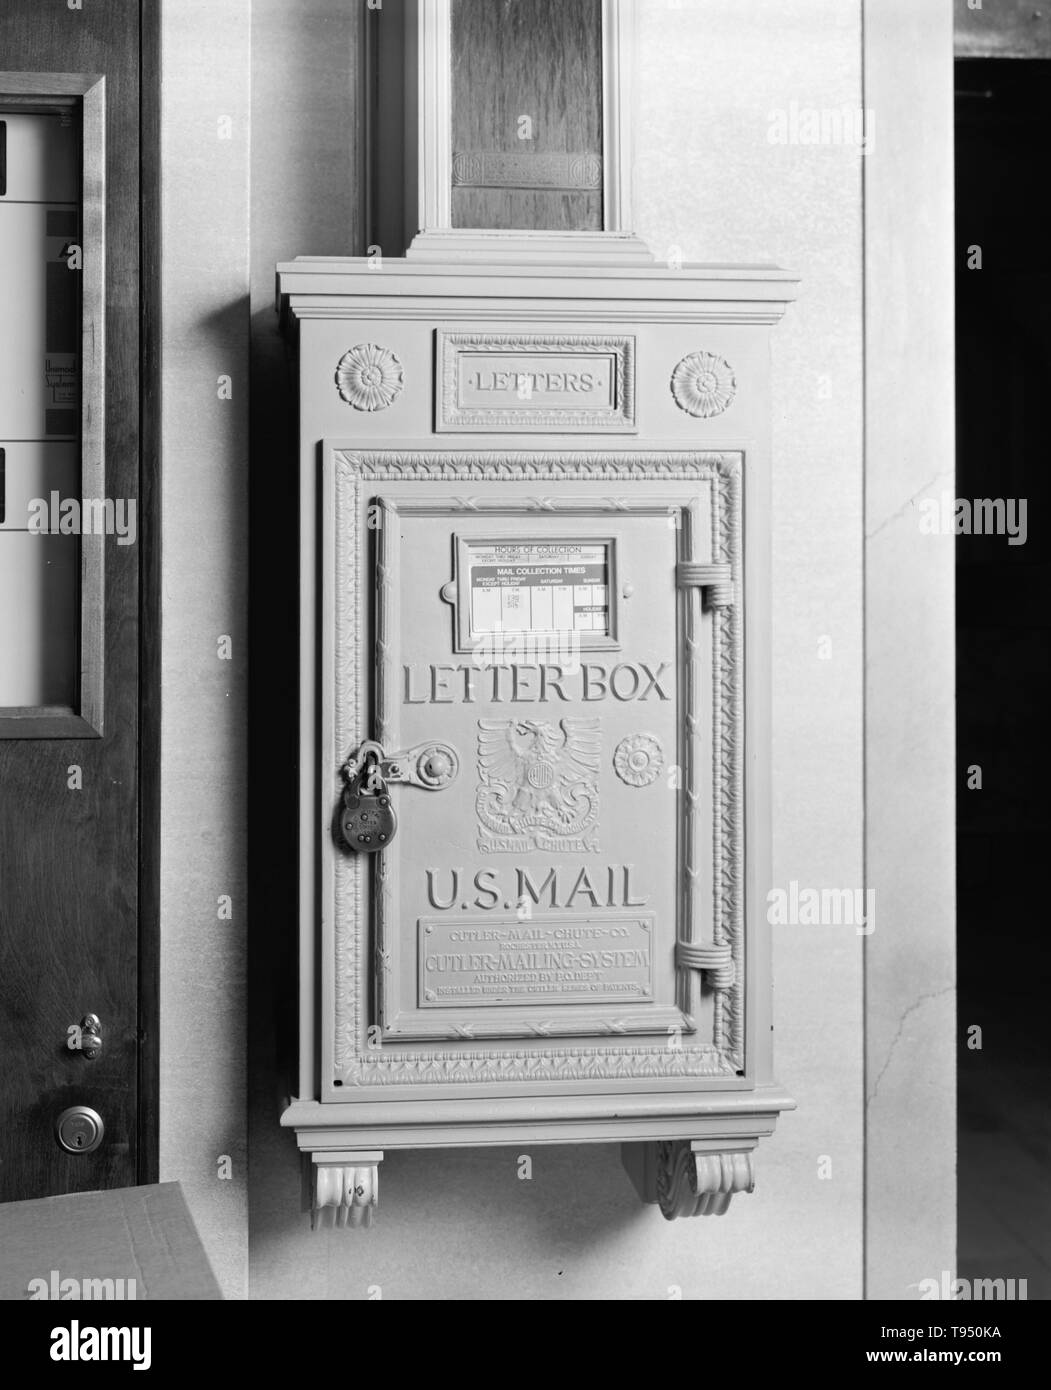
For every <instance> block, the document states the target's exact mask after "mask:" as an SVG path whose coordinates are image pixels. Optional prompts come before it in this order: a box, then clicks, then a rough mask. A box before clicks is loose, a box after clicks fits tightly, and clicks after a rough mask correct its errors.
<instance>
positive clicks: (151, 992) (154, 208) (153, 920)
mask: <svg viewBox="0 0 1051 1390" xmlns="http://www.w3.org/2000/svg"><path fill="white" fill-rule="evenodd" d="M160 11H161V7H160V5H159V4H157V3H156V0H139V284H140V306H139V310H140V311H139V334H140V337H139V370H140V378H139V380H140V395H139V428H140V436H139V437H140V441H141V452H140V455H139V499H140V500H139V508H140V514H141V518H142V525H141V527H140V531H139V537H140V547H141V548H140V552H139V884H138V890H139V893H138V900H139V944H138V961H139V1025H138V1028H139V1067H138V1102H137V1107H136V1108H137V1112H138V1180H139V1182H140V1183H155V1182H159V1181H160V985H161V974H160V955H161V901H160V898H161V524H160V523H161V507H160V503H161V477H160V440H161V366H160V343H161V318H160V314H161V173H160V162H161V161H160V154H161V120H160V117H161V45H160V33H161V13H160Z"/></svg>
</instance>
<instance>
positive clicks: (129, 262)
mask: <svg viewBox="0 0 1051 1390" xmlns="http://www.w3.org/2000/svg"><path fill="white" fill-rule="evenodd" d="M141 39H142V35H141V29H140V4H139V0H87V2H86V3H85V4H84V5H83V7H82V8H80V9H75V8H70V7H69V6H68V5H66V4H65V3H58V0H56V3H52V4H47V5H42V4H40V3H39V0H4V3H3V5H2V7H0V118H2V115H3V110H4V109H5V108H4V101H5V96H7V97H8V98H10V99H11V100H14V101H15V102H16V103H20V105H18V104H16V105H15V106H14V107H12V105H11V104H10V100H9V102H8V106H7V108H6V109H7V110H8V112H9V113H10V112H12V111H14V113H15V115H18V114H19V113H20V112H26V111H32V109H33V108H32V88H33V84H34V81H36V77H35V76H34V77H31V76H30V74H32V75H41V76H43V77H44V78H46V77H47V75H49V74H67V75H73V76H74V77H80V76H83V77H84V78H85V79H86V80H87V81H90V79H91V78H92V77H95V78H97V77H99V76H101V77H102V78H104V82H103V84H102V85H101V86H99V85H98V84H97V83H96V84H95V85H94V86H93V87H92V89H91V90H92V93H93V95H92V101H93V102H94V103H95V104H94V106H93V108H92V111H91V112H90V113H87V114H85V111H84V109H83V108H82V106H77V102H78V101H80V102H81V103H82V101H83V100H86V98H76V99H75V100H74V108H73V110H72V112H71V114H70V115H69V117H68V119H72V120H73V121H74V122H79V123H80V125H79V126H78V129H79V128H80V127H81V126H82V127H83V129H84V139H85V141H86V142H89V143H90V131H89V130H88V127H89V126H90V124H91V121H92V120H94V119H96V118H97V119H98V121H99V123H100V124H99V129H102V128H103V126H104V132H105V144H104V153H103V149H102V146H101V144H100V143H99V142H98V140H97V138H96V139H95V143H94V145H93V146H92V150H93V157H94V158H95V159H96V161H97V163H96V165H94V166H91V167H89V163H87V162H86V163H85V165H84V167H83V169H82V171H81V172H82V176H83V177H82V180H81V182H82V188H81V198H82V203H83V206H82V207H81V208H79V209H77V213H78V218H80V214H81V213H83V214H84V216H83V217H82V218H80V220H79V221H78V231H77V234H76V235H77V236H78V237H80V239H81V241H82V242H83V245H82V247H81V250H82V254H83V258H84V266H83V269H82V270H80V271H78V270H77V269H76V267H75V266H72V267H70V266H67V267H66V269H67V270H68V271H69V272H70V273H73V274H78V275H81V276H82V277H83V278H82V280H81V283H82V285H83V295H82V297H81V301H80V302H81V309H82V314H83V316H84V318H83V322H82V324H81V327H82V328H83V323H87V324H88V330H89V331H88V336H87V337H83V336H81V337H80V338H79V339H78V341H79V342H80V344H81V345H82V348H83V358H82V361H81V363H80V366H79V368H78V370H79V371H80V380H79V382H77V381H76V380H74V376H72V375H70V374H69V373H68V372H67V375H66V377H65V379H64V380H63V379H62V377H61V371H60V369H61V367H62V363H58V364H57V365H56V358H55V356H54V355H53V354H52V356H51V358H50V360H49V361H48V362H47V370H48V371H49V372H50V373H51V375H50V376H48V377H47V378H46V386H47V390H48V391H49V392H51V393H52V395H51V397H50V398H49V399H51V400H52V404H54V405H55V406H58V405H59V404H61V405H62V407H63V408H64V409H65V410H66V411H67V412H72V411H76V412H77V414H78V424H79V426H80V428H79V429H78V430H77V433H76V439H75V441H74V443H75V450H74V466H76V462H77V460H78V459H79V462H80V468H79V469H78V470H77V471H76V472H75V474H74V477H73V481H72V484H71V485H70V491H71V492H72V493H73V494H74V495H77V494H78V493H80V492H81V490H82V489H83V491H84V493H87V492H88V489H89V483H91V482H96V483H97V482H99V481H100V480H101V479H104V496H103V498H101V499H98V500H100V501H101V502H102V503H104V508H103V511H102V512H96V516H99V515H101V516H104V517H106V518H108V517H109V516H110V505H109V504H110V503H112V504H113V505H114V508H115V509H116V510H115V512H114V513H113V515H115V517H117V518H120V517H121V516H123V527H124V529H123V536H121V535H119V534H115V533H114V531H113V530H112V529H111V530H110V533H109V534H105V535H104V536H103V538H102V540H101V542H100V541H99V539H98V537H97V536H95V537H93V538H91V539H88V538H86V536H85V533H84V531H82V533H81V536H80V537H79V538H78V539H77V540H76V541H75V542H73V544H75V545H76V546H77V547H78V548H79V549H78V555H79V561H78V567H77V570H76V577H77V579H78V583H77V584H76V586H75V591H74V600H73V601H74V602H75V604H76V613H75V619H76V621H75V623H74V631H73V637H72V640H73V641H74V642H75V643H76V644H77V646H76V652H75V671H76V677H75V681H74V687H73V690H72V693H71V695H70V699H69V702H68V703H69V704H70V708H65V707H64V706H63V707H61V708H57V709H52V708H50V707H46V708H40V709H33V708H25V707H23V708H14V707H10V706H9V707H5V708H3V709H0V1200H5V1201H11V1200H17V1199H23V1198H30V1197H37V1196H44V1195H48V1194H52V1193H62V1192H74V1191H82V1190H87V1189H97V1188H105V1187H117V1186H125V1185H130V1184H134V1183H135V1182H136V1181H138V1180H140V1178H142V1177H143V1176H144V1175H145V1176H149V1175H148V1174H147V1173H146V1170H145V1169H144V1168H143V1166H142V1162H141V1160H142V1158H143V1152H142V1149H143V1146H142V1144H141V1142H140V1128H139V1125H140V1105H139V1096H140V1088H141V1087H142V1085H143V1081H144V1072H143V1066H142V1059H141V1055H140V1053H141V1046H140V1013H139V1006H140V1000H139V975H140V967H141V965H142V960H141V958H140V949H139V916H140V897H139V863H140V860H139V821H140V796H139V778H140V766H139V756H138V749H139V724H140V685H139V675H140V672H139V630H140V622H139V600H140V565H141V558H142V555H143V543H144V532H145V530H146V529H147V525H146V523H147V517H146V515H145V514H144V513H143V510H142V508H141V502H142V498H141V496H140V486H139V482H140V389H141V384H142V374H141V342H140V90H139V83H140V57H141V51H140V46H141ZM38 85H40V86H41V87H43V88H45V89H47V88H49V87H50V86H52V85H53V84H51V83H49V82H48V81H46V80H45V81H42V82H39V83H38ZM73 85H74V86H76V82H74V83H73ZM81 85H82V86H86V82H85V83H82V84H81ZM12 93H14V96H13V97H12ZM67 123H68V120H67ZM95 134H96V137H97V134H98V130H96V132H95ZM81 153H83V154H84V157H85V160H87V159H88V153H89V152H88V148H87V144H85V145H84V146H83V147H82V150H81ZM9 155H11V157H10V158H9V159H8V173H9V175H10V177H9V178H8V180H7V187H8V189H9V190H10V201H17V200H18V199H17V195H18V191H19V190H18V187H17V179H16V177H15V175H16V173H17V169H16V168H15V167H14V164H13V158H14V156H13V154H12V153H11V151H9ZM100 178H101V182H100ZM5 197H6V195H4V194H0V216H4V215H5V214H7V213H8V212H9V211H10V209H9V208H8V207H6V206H5ZM23 201H24V202H26V203H29V202H31V201H32V199H31V198H26V199H24V200H23ZM89 205H90V206H89ZM53 211H54V212H58V211H61V209H48V211H47V215H48V217H50V216H51V213H52V212H53ZM100 212H101V217H100V216H99V213H100ZM92 219H94V220H92ZM68 225H69V223H68V221H66V222H63V221H62V220H61V219H59V220H57V221H55V222H48V224H47V226H48V230H53V229H56V228H59V229H60V228H61V227H63V226H65V227H68ZM93 226H97V228H98V240H97V242H95V243H93V242H92V241H91V235H92V227H93ZM69 240H72V238H70V239H69ZM102 247H104V270H103V263H102V262H101V261H100V259H99V253H100V251H101V249H102ZM49 254H53V255H55V256H61V255H65V256H66V258H67V260H68V257H69V246H68V245H63V246H61V247H60V248H59V250H58V252H57V253H55V252H49ZM48 272H49V275H53V278H55V279H56V280H58V279H59V278H60V276H61V274H62V272H61V271H59V272H53V270H52V267H51V266H49V267H48ZM103 274H104V279H103V280H102V282H101V288H100V287H99V276H100V275H103ZM89 287H90V288H89ZM92 294H95V295H97V302H96V307H95V309H94V310H92V308H91V305H90V303H89V300H90V298H91V295H92ZM92 312H94V313H95V315H96V320H95V321H96V322H98V323H101V324H104V329H105V333H104V349H103V352H102V354H101V355H99V356H98V360H96V361H95V362H94V363H92V362H91V356H92V353H93V352H97V348H98V344H99V335H95V337H94V339H92V335H91V320H90V317H89V316H90V314H91V313H92ZM48 313H49V314H51V301H50V300H49V304H48ZM47 331H48V335H49V337H48V348H49V349H50V347H51V345H52V342H53V339H52V337H51V334H52V325H51V324H50V321H49V325H48V329H47ZM4 332H5V334H17V333H18V332H19V325H18V323H9V324H8V325H7V326H5V329H4ZM40 365H41V367H42V368H43V367H44V365H45V364H44V363H43V362H41V364H40ZM89 369H90V371H91V372H92V373H93V376H92V378H91V382H90V385H89ZM100 387H101V394H100ZM63 388H64V393H63ZM56 392H57V393H58V394H55V393H56ZM9 398H10V397H9ZM78 404H79V410H78ZM15 413H16V412H13V411H9V412H8V417H9V418H7V419H3V418H0V448H2V447H4V446H5V444H6V445H7V450H6V463H5V474H6V488H7V497H8V503H9V505H8V507H7V509H6V516H7V522H8V524H9V525H10V524H11V523H12V506H15V507H16V508H17V507H18V506H21V507H22V508H23V510H24V509H25V506H26V496H25V494H26V492H27V490H28V491H30V492H31V491H32V480H29V481H27V480H26V479H22V480H20V479H19V477H18V476H17V471H18V466H19V459H20V458H23V457H26V455H25V453H24V449H23V452H22V453H20V447H21V446H24V444H25V441H24V439H21V438H14V439H9V435H11V434H17V432H18V429H20V428H21V429H24V428H25V427H24V425H22V426H20V425H19V424H18V422H17V421H14V418H13V417H14V414H15ZM56 418H57V417H56ZM69 418H70V416H69V414H68V413H67V416H66V421H65V424H66V426H67V427H68V421H69ZM100 418H101V419H103V420H104V428H103V429H102V430H101V431H99V430H98V425H99V421H100ZM54 423H55V420H54V419H49V420H48V423H47V425H46V426H45V428H44V429H43V430H42V431H41V433H42V434H43V435H45V436H46V435H48V434H49V433H50V429H51V425H52V424H54ZM62 423H63V422H62V421H59V422H58V424H60V425H61V424H62ZM29 442H30V443H32V442H33V441H32V440H30V441H29ZM40 442H42V443H46V442H47V440H46V439H45V440H43V441H40ZM91 450H93V451H94V452H93V453H92V459H93V462H92V470H94V471H91V472H90V476H89V470H88V465H87V460H88V453H89V452H90V451H91ZM27 466H28V465H27ZM45 471H46V470H45ZM12 499H13V500H12ZM122 507H123V512H122V511H121V508H122ZM87 516H88V508H87V506H85V507H84V509H83V512H82V514H81V517H80V524H81V527H82V528H85V527H86V526H87V522H86V520H85V518H86V517H87ZM132 517H134V524H133V525H132V526H129V525H128V523H129V519H130V518H132ZM38 520H39V518H38ZM15 523H16V524H18V514H17V513H16V514H15ZM50 524H54V519H53V518H51V521H50ZM25 534H26V535H29V536H30V540H29V541H25V540H24V539H20V538H19V537H17V536H15V535H13V533H12V531H11V530H10V529H8V530H2V529H0V548H2V547H5V546H6V547H7V548H8V559H9V560H10V561H11V562H12V563H11V564H10V565H9V566H8V572H9V573H14V574H15V576H16V580H15V581H14V582H17V566H15V565H14V560H15V558H16V556H15V551H16V548H17V545H18V544H19V543H21V544H23V545H30V546H32V545H35V541H34V540H33V539H32V533H31V531H26V533H25ZM36 539H37V540H39V541H40V542H41V544H48V543H51V540H50V537H40V536H38V537H37V538H36ZM55 544H58V542H55ZM93 564H94V565H95V568H94V569H93V568H92V565H93ZM37 617H38V618H39V619H40V621H42V622H43V624H44V626H43V629H42V632H41V635H40V641H41V643H43V645H44V647H45V648H46V649H47V650H51V649H55V648H57V646H58V644H60V643H61V642H68V641H69V640H70V633H69V631H68V630H67V627H66V626H63V625H61V624H59V626H58V627H55V625H54V624H52V625H51V626H49V625H48V618H49V611H48V610H47V609H46V607H45V608H44V609H43V610H42V611H41V613H40V614H38V615H37ZM5 659H8V660H10V661H11V662H12V663H14V661H16V660H18V659H20V654H19V653H18V652H13V653H12V652H9V653H8V654H7V657H6V658H5V654H4V653H3V652H0V663H3V662H4V661H5ZM8 674H9V675H10V674H11V672H10V670H9V672H8ZM10 688H17V682H15V686H14V687H12V686H11V684H10V682H9V689H10ZM86 1014H95V1015H97V1016H98V1018H99V1020H100V1023H101V1035H102V1049H101V1052H100V1053H99V1055H98V1056H97V1057H96V1058H94V1059H89V1057H88V1056H87V1055H86V1053H85V1051H84V1050H82V1049H81V1050H77V1049H75V1048H71V1047H70V1046H69V1043H70V1040H71V1039H70V1033H69V1029H70V1028H71V1026H73V1025H78V1024H79V1023H80V1021H81V1019H82V1018H83V1017H84V1015H86ZM75 1040H76V1039H75V1035H74V1038H73V1041H75ZM81 1104H82V1105H86V1106H89V1107H91V1108H93V1109H94V1110H95V1111H97V1112H98V1114H99V1115H100V1116H101V1117H102V1119H103V1122H104V1125H105V1134H104V1138H103V1140H102V1143H101V1144H100V1145H99V1147H98V1148H97V1149H95V1150H94V1152H91V1153H68V1152H66V1151H65V1150H64V1149H63V1148H62V1147H61V1146H60V1144H59V1142H58V1140H57V1137H56V1132H55V1124H56V1120H57V1118H58V1116H59V1115H60V1113H61V1112H62V1111H64V1110H65V1109H66V1108H67V1107H70V1106H74V1105H81Z"/></svg>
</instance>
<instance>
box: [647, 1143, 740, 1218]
mask: <svg viewBox="0 0 1051 1390" xmlns="http://www.w3.org/2000/svg"><path fill="white" fill-rule="evenodd" d="M754 1191H755V1162H754V1159H753V1157H752V1154H751V1153H750V1152H744V1153H698V1152H697V1151H696V1150H695V1149H694V1147H693V1144H692V1143H691V1142H690V1140H688V1139H676V1140H672V1141H662V1142H660V1143H659V1144H658V1145H657V1201H658V1202H659V1203H660V1209H661V1213H662V1215H664V1216H665V1217H666V1218H667V1220H669V1221H674V1220H675V1218H676V1217H678V1216H723V1215H725V1213H726V1212H727V1211H728V1210H729V1207H730V1198H731V1197H732V1196H733V1195H734V1193H735V1192H754Z"/></svg>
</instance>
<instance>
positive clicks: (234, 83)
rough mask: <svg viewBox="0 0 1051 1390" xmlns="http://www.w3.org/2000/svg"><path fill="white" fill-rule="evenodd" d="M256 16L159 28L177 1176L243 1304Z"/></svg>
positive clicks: (166, 755) (168, 1160) (188, 20)
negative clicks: (227, 395)
mask: <svg viewBox="0 0 1051 1390" xmlns="http://www.w3.org/2000/svg"><path fill="white" fill-rule="evenodd" d="M250 7H251V0H222V3H221V4H215V3H214V0H164V4H163V8H162V18H161V25H162V31H161V62H162V74H163V82H162V98H161V142H162V151H161V159H162V163H161V221H162V226H161V240H162V280H161V301H162V303H161V316H162V328H161V332H162V341H161V367H162V373H163V380H162V396H163V404H162V432H161V527H162V557H161V586H162V598H161V622H162V634H161V642H162V669H161V707H162V713H161V721H162V723H161V727H162V735H161V1152H160V1163H161V1174H160V1175H161V1179H162V1181H170V1180H174V1179H178V1180H180V1181H181V1182H182V1185H183V1190H184V1192H185V1194H186V1198H187V1201H188V1202H189V1205H190V1210H191V1211H192V1213H193V1215H194V1218H195V1220H196V1222H197V1225H198V1228H199V1230H200V1232H201V1236H202V1238H203V1239H204V1242H205V1245H206V1247H207V1249H208V1253H209V1256H210V1258H211V1261H212V1265H213V1267H214V1269H215V1272H216V1276H217V1277H218V1279H219V1281H220V1284H221V1285H222V1288H223V1290H224V1293H225V1294H226V1296H227V1297H228V1298H237V1297H244V1296H245V1293H246V1291H247V1245H248V1232H247V1197H248V1169H247V1163H248V1135H247V1097H246V1089H247V1081H246V1071H245V941H246V936H247V930H246V928H247V891H246V889H247V885H246V872H245V809H246V805H247V788H246V728H245V718H246V703H247V692H248V650H247V624H246V612H247V591H248V584H247V580H248V576H247V550H246V534H247V514H246V506H245V500H246V495H247V484H248V468H247V464H248V430H247V420H248V163H247V159H248V149H249V129H248V103H249V93H250V68H249V54H250V48H249V37H250V35H249V14H250ZM225 118H228V119H229V126H227V125H226V124H225V123H224V122H225ZM220 376H228V377H230V379H231V386H232V392H233V395H232V399H228V400H224V399H220V397H219V389H220V388H219V384H218V380H219V378H220ZM222 636H228V637H229V638H230V639H231V640H232V660H229V661H227V660H220V659H219V654H218V653H219V639H220V637H222ZM221 895H228V896H229V897H230V898H232V900H233V918H232V920H229V921H227V920H220V918H219V916H218V913H219V910H220V909H219V897H220V896H221ZM223 1155H226V1156H227V1157H228V1158H229V1160H230V1165H229V1173H230V1176H229V1177H221V1176H220V1174H221V1173H224V1172H226V1171H227V1167H226V1165H222V1166H221V1165H220V1160H221V1158H222V1156H223Z"/></svg>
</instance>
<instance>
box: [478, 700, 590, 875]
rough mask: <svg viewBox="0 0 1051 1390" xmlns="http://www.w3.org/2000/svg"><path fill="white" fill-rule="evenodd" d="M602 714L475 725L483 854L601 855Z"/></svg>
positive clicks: (479, 830) (482, 721) (479, 845)
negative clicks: (554, 720)
mask: <svg viewBox="0 0 1051 1390" xmlns="http://www.w3.org/2000/svg"><path fill="white" fill-rule="evenodd" d="M601 747H602V735H601V733H600V730H599V719H598V716H597V715H593V716H590V717H587V718H585V717H583V716H577V717H573V716H571V715H567V716H566V718H565V719H561V720H559V722H558V723H557V724H554V723H551V722H550V721H546V720H539V719H479V721H478V782H479V785H478V792H477V795H476V798H475V809H476V810H477V813H478V848H479V849H481V850H483V851H485V852H487V853H499V852H501V851H523V850H532V849H539V850H570V851H583V852H593V851H597V850H598V847H599V845H598V808H599V802H598V772H599V765H600V760H601Z"/></svg>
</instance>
